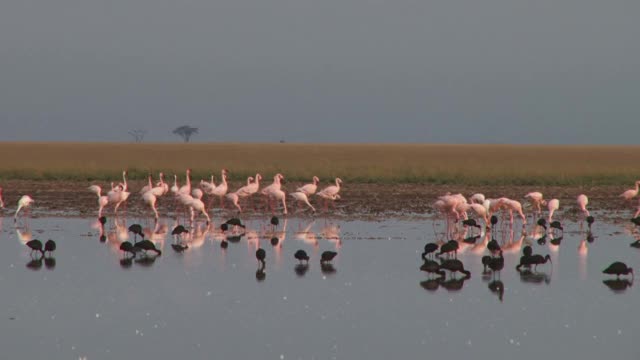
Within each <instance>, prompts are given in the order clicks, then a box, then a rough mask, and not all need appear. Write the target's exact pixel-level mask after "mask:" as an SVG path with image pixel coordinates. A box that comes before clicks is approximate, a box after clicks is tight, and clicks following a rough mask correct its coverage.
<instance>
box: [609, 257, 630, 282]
mask: <svg viewBox="0 0 640 360" xmlns="http://www.w3.org/2000/svg"><path fill="white" fill-rule="evenodd" d="M602 273H604V274H609V275H616V277H619V276H620V275H628V274H629V273H631V279H633V269H632V268H630V267H627V265H626V264H625V263H623V262H620V261H616V262H614V263H613V264H611V265H609V267H608V268H606V269H604V270H602Z"/></svg>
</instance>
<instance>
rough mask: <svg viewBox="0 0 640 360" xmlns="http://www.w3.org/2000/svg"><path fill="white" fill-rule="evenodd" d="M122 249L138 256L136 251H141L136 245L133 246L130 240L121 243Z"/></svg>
mask: <svg viewBox="0 0 640 360" xmlns="http://www.w3.org/2000/svg"><path fill="white" fill-rule="evenodd" d="M120 250H121V251H124V253H125V254H126V253H129V254H131V255H133V256H136V253H137V252H138V251H139V250H138V249H136V248H135V247H133V244H131V243H130V242H128V241H124V242H122V244H120Z"/></svg>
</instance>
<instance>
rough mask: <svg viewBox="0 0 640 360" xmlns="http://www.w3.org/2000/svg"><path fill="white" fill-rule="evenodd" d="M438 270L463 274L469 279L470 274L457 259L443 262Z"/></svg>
mask: <svg viewBox="0 0 640 360" xmlns="http://www.w3.org/2000/svg"><path fill="white" fill-rule="evenodd" d="M440 268H441V269H445V270H449V271H451V272H456V271H457V272H461V273H463V274H465V276H467V277H471V273H470V272H469V271H467V270H465V269H464V265H463V264H462V261H460V260H458V259H448V260H444V261H442V263H441V264H440Z"/></svg>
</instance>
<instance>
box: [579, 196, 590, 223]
mask: <svg viewBox="0 0 640 360" xmlns="http://www.w3.org/2000/svg"><path fill="white" fill-rule="evenodd" d="M577 202H578V207H579V208H580V211H582V213H583V214H584V216H585V217H587V216H589V210H587V204H588V203H589V198H587V195H585V194H580V195H578V199H577Z"/></svg>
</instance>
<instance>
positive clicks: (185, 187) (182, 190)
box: [178, 169, 191, 195]
mask: <svg viewBox="0 0 640 360" xmlns="http://www.w3.org/2000/svg"><path fill="white" fill-rule="evenodd" d="M186 177H187V180H186V183H185V184H184V185H182V187H180V190H178V192H179V193H181V194H187V195H188V194H191V169H187V173H186Z"/></svg>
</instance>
